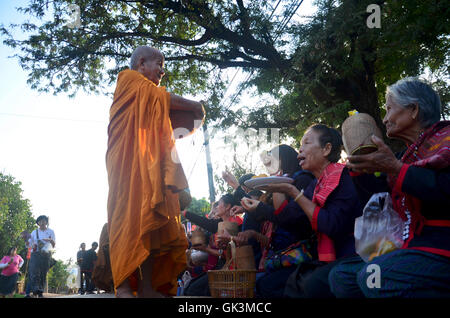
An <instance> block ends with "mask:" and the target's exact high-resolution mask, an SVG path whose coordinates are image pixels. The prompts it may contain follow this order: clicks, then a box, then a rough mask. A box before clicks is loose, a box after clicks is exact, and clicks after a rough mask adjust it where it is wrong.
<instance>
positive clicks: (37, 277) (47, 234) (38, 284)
mask: <svg viewBox="0 0 450 318" xmlns="http://www.w3.org/2000/svg"><path fill="white" fill-rule="evenodd" d="M36 224H37V225H38V226H39V228H37V229H36V230H34V231H33V232H32V233H31V239H30V242H31V246H32V247H33V250H32V252H31V258H30V265H29V266H30V269H29V270H30V282H31V285H32V286H31V290H32V292H33V295H34V296H38V297H39V298H43V297H44V295H43V292H44V285H45V282H46V279H47V272H48V270H49V269H50V260H51V253H50V250H51V249H52V248H55V232H54V231H53V230H52V229H50V228H48V217H47V216H45V215H40V216H39V217H38V218H37V219H36Z"/></svg>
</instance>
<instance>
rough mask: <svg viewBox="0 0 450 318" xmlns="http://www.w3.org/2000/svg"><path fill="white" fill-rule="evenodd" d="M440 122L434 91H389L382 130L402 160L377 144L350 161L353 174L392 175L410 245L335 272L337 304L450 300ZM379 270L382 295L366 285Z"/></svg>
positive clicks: (424, 87) (401, 85)
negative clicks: (400, 149)
mask: <svg viewBox="0 0 450 318" xmlns="http://www.w3.org/2000/svg"><path fill="white" fill-rule="evenodd" d="M440 114H441V103H440V99H439V96H438V94H437V93H436V92H435V91H434V90H433V89H432V88H431V87H430V86H429V85H428V84H426V83H424V82H422V81H421V80H418V79H414V78H406V79H403V80H400V81H398V82H397V83H395V84H393V85H392V86H390V87H388V89H387V92H386V116H385V117H384V119H383V123H384V124H385V125H386V130H387V133H386V134H387V136H388V137H389V138H396V139H400V140H402V141H404V142H405V143H406V145H407V149H406V151H405V152H404V153H403V155H402V156H401V158H400V159H397V158H396V156H395V155H394V154H393V153H392V152H391V150H390V149H389V148H388V147H387V146H386V145H385V144H384V143H383V141H382V140H380V139H378V138H375V137H373V138H372V140H373V142H374V143H375V144H376V145H377V146H378V150H377V151H376V152H373V153H371V154H367V155H360V156H349V157H348V164H347V166H348V167H349V168H351V169H352V170H353V171H355V172H360V173H361V172H363V173H365V174H366V176H367V173H372V172H375V171H378V172H384V173H385V174H387V185H388V186H389V188H387V189H386V190H387V191H390V192H391V197H392V200H393V207H394V210H395V211H396V212H397V213H398V214H399V215H400V217H401V218H402V219H403V220H404V221H405V229H404V232H403V239H404V244H403V246H402V248H400V249H398V250H395V251H393V252H390V253H388V254H384V255H381V256H378V257H376V258H374V259H373V260H372V261H371V262H369V263H364V262H363V261H362V260H361V258H359V257H355V258H352V259H349V260H347V261H346V262H343V263H341V264H340V265H338V266H337V267H335V268H334V269H333V270H332V272H331V273H330V275H329V281H330V284H331V289H332V291H333V293H334V294H335V295H336V296H338V297H364V296H365V297H450V275H449V273H450V214H449V213H448V207H449V206H450V168H449V163H450V122H448V121H439V119H440ZM357 178H358V177H355V179H357ZM359 184H360V185H362V184H363V183H359ZM370 185H371V183H370V182H369V183H367V182H366V190H367V191H369V190H370ZM373 264H375V265H378V266H379V269H380V271H379V272H380V273H381V284H380V285H381V286H379V287H380V288H370V287H369V286H368V285H367V280H368V278H369V275H370V274H372V273H373V271H370V270H368V269H367V267H368V266H372V267H371V268H373Z"/></svg>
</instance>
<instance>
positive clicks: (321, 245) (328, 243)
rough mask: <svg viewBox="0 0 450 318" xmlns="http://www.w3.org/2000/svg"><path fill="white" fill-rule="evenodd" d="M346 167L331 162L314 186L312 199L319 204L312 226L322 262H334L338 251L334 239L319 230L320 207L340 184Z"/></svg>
mask: <svg viewBox="0 0 450 318" xmlns="http://www.w3.org/2000/svg"><path fill="white" fill-rule="evenodd" d="M344 168H345V165H343V164H340V163H330V164H329V165H328V166H327V167H326V168H325V170H324V171H323V172H322V174H321V175H320V177H319V180H318V181H317V184H316V187H315V188H314V194H313V200H312V201H313V202H314V203H315V204H317V206H318V207H317V208H316V209H315V210H314V215H313V219H312V227H313V229H314V230H315V231H316V233H317V251H318V254H319V261H322V262H332V261H334V260H336V252H335V249H334V242H333V240H332V239H330V238H329V237H328V236H327V235H325V234H324V233H320V232H318V231H317V215H318V214H319V211H320V208H323V207H324V205H325V202H326V201H327V199H328V197H329V196H330V194H331V193H332V192H333V191H334V190H335V189H336V188H337V186H338V185H339V180H340V179H341V175H342V171H343V170H344Z"/></svg>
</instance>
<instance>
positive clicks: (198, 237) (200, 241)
mask: <svg viewBox="0 0 450 318" xmlns="http://www.w3.org/2000/svg"><path fill="white" fill-rule="evenodd" d="M191 243H192V246H199V245H206V235H205V233H204V232H203V231H202V230H200V229H197V230H195V231H194V232H192V237H191Z"/></svg>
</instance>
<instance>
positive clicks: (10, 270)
mask: <svg viewBox="0 0 450 318" xmlns="http://www.w3.org/2000/svg"><path fill="white" fill-rule="evenodd" d="M10 259H11V256H4V257H3V258H2V260H1V261H0V263H1V264H6V263H8V262H9V261H10ZM22 264H23V258H22V257H21V256H20V255H16V256H14V260H13V262H12V263H11V264H9V265H8V266H7V267H5V268H4V269H3V271H2V275H4V276H11V275H14V274H15V273H18V272H19V268H20V267H21V266H22Z"/></svg>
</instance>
